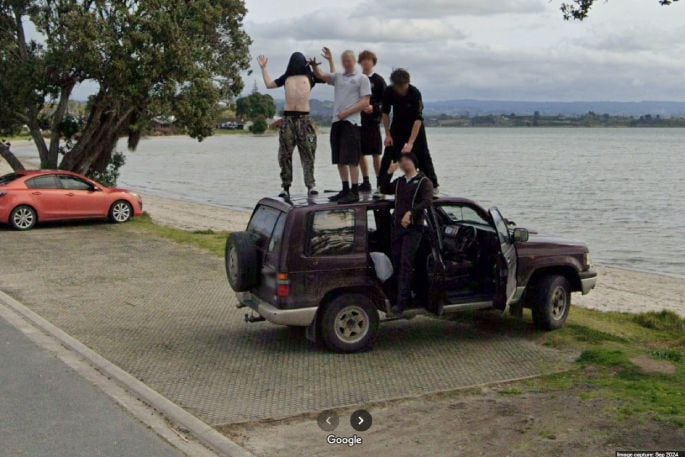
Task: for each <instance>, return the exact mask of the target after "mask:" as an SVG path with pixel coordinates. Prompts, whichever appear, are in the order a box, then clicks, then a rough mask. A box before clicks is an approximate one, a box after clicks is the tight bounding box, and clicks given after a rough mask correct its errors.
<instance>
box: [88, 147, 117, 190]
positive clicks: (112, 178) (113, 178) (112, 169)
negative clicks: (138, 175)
mask: <svg viewBox="0 0 685 457" xmlns="http://www.w3.org/2000/svg"><path fill="white" fill-rule="evenodd" d="M125 163H126V157H125V156H124V154H123V153H121V152H115V153H114V154H113V155H112V159H111V160H110V161H109V163H108V164H107V168H106V169H105V171H104V172H99V171H94V172H91V173H89V174H88V177H89V178H90V179H92V180H94V181H97V182H99V183H100V184H102V185H103V186H107V187H114V186H116V185H117V180H118V179H119V169H120V168H121V167H123V166H124V164H125Z"/></svg>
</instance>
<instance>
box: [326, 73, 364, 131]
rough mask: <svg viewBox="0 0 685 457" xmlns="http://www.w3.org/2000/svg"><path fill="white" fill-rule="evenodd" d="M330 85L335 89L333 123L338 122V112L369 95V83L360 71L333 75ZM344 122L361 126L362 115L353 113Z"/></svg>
mask: <svg viewBox="0 0 685 457" xmlns="http://www.w3.org/2000/svg"><path fill="white" fill-rule="evenodd" d="M330 84H331V86H333V87H335V96H334V102H333V122H337V121H339V120H340V119H338V113H339V112H341V111H344V110H346V109H347V108H349V107H350V106H352V105H354V104H356V103H357V102H358V101H359V100H360V99H361V98H363V97H368V96H370V95H371V82H370V81H369V78H368V76H366V75H365V74H364V73H362V72H360V71H355V72H354V73H335V74H333V79H332V81H331V82H330ZM345 120H346V121H350V122H351V123H353V124H355V125H361V123H362V115H361V113H359V112H358V113H354V114H353V115H351V116H349V117H347V118H346V119H345Z"/></svg>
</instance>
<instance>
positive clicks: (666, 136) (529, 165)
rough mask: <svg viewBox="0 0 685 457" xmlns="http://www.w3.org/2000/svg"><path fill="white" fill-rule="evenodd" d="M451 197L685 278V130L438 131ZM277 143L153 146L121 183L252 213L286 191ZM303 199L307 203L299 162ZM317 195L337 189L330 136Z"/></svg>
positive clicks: (603, 255) (241, 139) (322, 152)
mask: <svg viewBox="0 0 685 457" xmlns="http://www.w3.org/2000/svg"><path fill="white" fill-rule="evenodd" d="M428 137H429V142H430V145H431V150H432V153H433V158H434V161H435V165H436V170H437V171H438V175H439V178H440V180H441V184H442V186H441V187H442V190H443V191H444V192H446V193H449V194H453V195H459V196H465V197H469V198H473V199H475V200H477V201H479V202H481V203H482V204H483V205H485V206H491V205H497V206H498V207H499V208H500V209H501V210H502V212H503V213H504V214H505V216H507V217H509V218H510V219H513V220H515V221H516V222H517V223H518V224H519V226H524V227H527V228H529V229H533V230H537V231H539V232H541V233H551V234H556V235H560V236H563V237H566V238H571V239H579V240H583V241H586V242H587V243H588V244H589V245H590V249H591V250H592V252H593V256H594V259H595V260H596V261H599V262H601V263H605V264H610V265H614V266H620V267H624V268H630V269H637V270H646V271H655V272H660V273H669V274H673V275H678V276H683V277H685V184H684V183H683V180H684V179H685V160H684V159H685V129H431V130H429V133H428ZM277 145H278V140H277V137H275V136H268V137H261V138H260V137H251V136H220V137H213V138H209V139H207V140H205V141H204V142H202V143H197V142H196V141H194V140H191V139H186V138H179V137H173V138H155V139H150V140H147V141H143V142H141V144H140V146H139V148H138V150H137V151H136V152H134V153H129V154H128V160H127V164H126V166H125V168H124V169H123V171H122V176H121V180H120V183H121V185H123V186H128V187H131V188H134V189H138V190H140V191H143V192H149V193H156V194H159V195H164V196H170V197H176V198H182V199H188V200H194V201H199V202H206V203H211V204H216V205H221V206H229V207H234V208H240V209H246V210H247V209H251V208H252V207H253V205H254V203H255V202H256V201H257V199H259V198H260V197H262V196H264V195H274V194H277V193H278V191H279V184H280V182H279V177H278V176H279V175H278V166H277V162H276V150H277ZM294 168H295V181H294V182H295V184H294V189H293V191H294V192H303V191H304V185H303V184H302V173H301V169H300V166H299V160H297V159H296V160H295V164H294ZM316 176H317V179H318V181H319V189H320V190H322V189H335V188H337V186H338V178H337V173H336V170H335V169H334V168H333V167H332V166H331V165H330V148H329V145H328V140H327V134H326V132H324V134H323V135H322V136H320V137H319V150H318V154H317V170H316Z"/></svg>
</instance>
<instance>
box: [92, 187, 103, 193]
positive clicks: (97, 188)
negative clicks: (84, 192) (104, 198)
mask: <svg viewBox="0 0 685 457" xmlns="http://www.w3.org/2000/svg"><path fill="white" fill-rule="evenodd" d="M90 191H91V192H102V189H100V188H99V187H97V186H93V187H91V188H90Z"/></svg>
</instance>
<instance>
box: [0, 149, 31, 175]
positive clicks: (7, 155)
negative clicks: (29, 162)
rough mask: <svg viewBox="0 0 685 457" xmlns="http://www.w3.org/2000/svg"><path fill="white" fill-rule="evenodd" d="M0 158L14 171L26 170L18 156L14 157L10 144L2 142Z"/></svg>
mask: <svg viewBox="0 0 685 457" xmlns="http://www.w3.org/2000/svg"><path fill="white" fill-rule="evenodd" d="M0 157H2V158H3V159H5V160H6V161H7V163H8V164H9V165H10V167H12V170H14V171H23V170H25V168H24V165H23V164H22V163H21V161H20V160H19V159H17V156H15V155H14V153H13V152H12V151H10V144H9V143H2V142H0Z"/></svg>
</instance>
